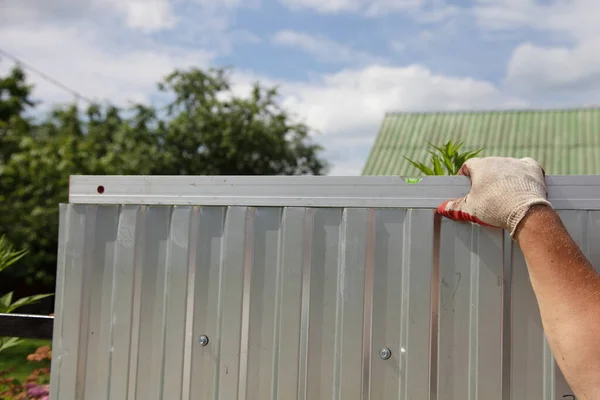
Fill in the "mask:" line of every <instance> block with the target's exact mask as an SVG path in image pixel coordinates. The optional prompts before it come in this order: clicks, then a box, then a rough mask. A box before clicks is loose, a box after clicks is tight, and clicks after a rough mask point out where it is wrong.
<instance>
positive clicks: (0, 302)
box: [0, 292, 13, 314]
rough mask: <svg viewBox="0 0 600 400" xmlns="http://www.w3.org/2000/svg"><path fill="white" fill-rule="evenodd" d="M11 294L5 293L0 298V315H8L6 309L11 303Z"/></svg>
mask: <svg viewBox="0 0 600 400" xmlns="http://www.w3.org/2000/svg"><path fill="white" fill-rule="evenodd" d="M12 297H13V292H9V293H6V294H5V295H4V296H2V297H0V313H3V314H8V308H9V307H10V304H11V302H12Z"/></svg>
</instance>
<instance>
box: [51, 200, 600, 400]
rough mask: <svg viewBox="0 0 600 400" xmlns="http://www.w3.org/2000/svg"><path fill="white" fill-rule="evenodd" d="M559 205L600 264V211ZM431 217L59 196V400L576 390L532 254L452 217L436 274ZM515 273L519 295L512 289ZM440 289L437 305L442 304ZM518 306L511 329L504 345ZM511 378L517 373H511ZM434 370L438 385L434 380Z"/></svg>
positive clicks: (453, 395)
mask: <svg viewBox="0 0 600 400" xmlns="http://www.w3.org/2000/svg"><path fill="white" fill-rule="evenodd" d="M560 215H561V217H562V219H563V221H564V223H565V225H566V226H567V228H568V230H569V231H570V232H571V234H572V235H573V237H574V238H575V240H576V241H577V242H578V243H579V244H580V245H581V247H582V248H583V250H584V252H585V253H586V255H588V257H589V258H590V259H591V261H592V262H593V263H594V265H600V250H599V248H598V246H595V245H594V243H596V242H597V241H598V239H599V238H600V213H599V212H595V211H585V210H565V211H561V212H560ZM433 227H434V216H433V212H432V211H431V210H427V209H412V210H411V209H408V210H407V209H369V208H303V207H288V208H282V207H258V208H253V207H248V208H247V207H237V206H235V207H229V208H226V207H217V206H210V207H204V206H200V207H199V206H182V207H169V206H157V207H154V206H152V207H147V206H95V205H89V206H74V205H70V206H63V207H61V229H60V241H61V242H60V243H61V244H60V246H59V263H58V271H59V274H58V279H57V298H56V304H57V316H56V322H55V337H54V343H53V348H54V354H55V355H56V357H55V358H54V359H53V370H52V373H53V378H52V379H53V385H52V388H51V390H52V394H53V396H55V397H56V398H61V399H62V398H66V399H69V398H90V399H95V398H103V399H105V398H107V399H131V400H134V399H137V398H150V399H152V398H160V397H161V396H162V397H163V398H164V397H166V396H171V394H172V393H175V397H177V398H182V399H199V400H205V399H206V400H208V399H210V400H215V399H230V398H234V399H235V398H239V399H244V398H245V399H248V400H249V399H256V398H260V399H262V398H266V399H273V398H288V397H289V398H294V399H302V400H305V399H309V400H311V399H316V398H335V399H344V400H345V399H354V398H356V399H359V398H361V399H362V398H364V399H369V398H370V399H371V400H374V399H383V400H387V399H398V400H409V399H410V400H412V399H421V398H425V399H427V398H430V399H431V400H443V399H457V398H466V399H470V400H477V399H485V400H488V399H491V400H499V399H500V398H502V399H503V400H516V399H522V398H541V399H547V400H558V399H560V398H562V396H563V395H566V394H570V393H571V391H570V390H569V389H568V386H567V385H566V383H565V382H564V379H563V378H562V375H561V374H560V371H559V370H558V368H557V367H556V365H555V363H554V360H553V358H552V355H551V353H550V352H549V348H548V346H547V345H546V344H545V343H544V336H543V331H542V327H541V322H540V320H539V312H538V309H537V303H536V299H535V297H534V295H533V291H532V289H531V285H530V283H529V275H528V272H527V269H526V265H525V263H524V260H523V258H522V254H521V253H520V251H519V250H518V247H517V246H516V245H514V246H511V244H513V243H512V242H510V241H503V236H502V232H501V231H500V230H497V229H491V228H481V227H477V226H473V225H467V224H456V223H454V222H451V221H449V220H443V224H442V232H441V236H440V239H441V248H440V256H441V257H440V258H441V263H440V276H439V280H438V281H434V278H435V276H433V275H434V274H433V272H434V270H435V265H434V264H433V262H434V259H435V257H434V254H435V248H434V243H436V242H435V230H434V229H433ZM503 246H505V247H504V248H503ZM506 246H507V247H506ZM509 250H510V251H512V254H510V255H509V257H503V255H504V254H505V253H506V251H509ZM511 261H512V265H511ZM503 264H506V265H504V271H502V268H503ZM508 267H510V268H508ZM511 269H512V288H511V290H512V291H511V292H510V296H508V298H503V297H502V293H503V291H506V290H508V289H509V288H510V285H509V284H510V283H511V281H510V278H511V276H510V274H508V272H510V270H511ZM507 271H508V272H507ZM457 272H460V274H461V275H460V278H459V276H458V275H457V274H456V273H457ZM505 273H506V274H507V275H503V274H505ZM502 278H505V279H506V281H503V280H502ZM432 283H434V285H433V286H432ZM437 284H439V288H437ZM445 284H447V285H445ZM432 288H433V289H439V290H440V293H439V295H440V296H439V304H438V303H436V304H431V299H432V298H434V297H435V296H432ZM188 289H189V291H188ZM506 293H508V292H506ZM507 304H512V307H511V308H509V307H507ZM436 305H437V306H439V309H436ZM503 306H504V307H505V308H504V309H503V308H502V307H503ZM509 311H510V312H511V314H510V316H511V318H512V320H511V321H510V322H511V324H512V327H511V330H512V335H511V337H510V340H509V341H507V342H505V343H508V345H509V346H510V347H506V348H503V346H504V345H503V343H502V334H503V332H504V333H507V329H508V328H507V329H505V328H506V327H505V326H503V325H502V322H503V318H507V316H508V313H509ZM503 312H504V313H505V315H503ZM438 314H439V315H438ZM434 316H439V321H438V319H435V321H434V322H436V324H437V325H436V326H438V327H439V331H437V330H435V331H434V330H433V329H435V326H433V325H431V322H432V321H433V320H432V317H434ZM438 322H439V323H438ZM504 322H506V319H504ZM202 334H205V335H207V336H208V337H209V344H208V345H207V346H205V347H204V346H201V345H200V343H199V341H198V339H199V337H200V335H202ZM436 337H437V338H438V339H439V343H438V342H437V341H436V343H437V344H439V345H438V346H437V347H436V346H431V347H430V345H431V343H430V340H431V339H430V338H436ZM381 347H388V348H390V349H391V352H392V357H391V358H390V359H388V360H382V359H381V358H380V357H379V349H380V348H381ZM149 349H151V351H150V350H149ZM432 350H433V351H432ZM430 351H432V352H430ZM503 351H504V353H503ZM508 355H510V357H507V356H508ZM503 356H504V357H505V358H504V359H507V360H508V359H512V362H511V363H510V364H509V365H508V366H507V365H503V364H502V359H503ZM436 365H437V366H439V370H437V369H435V371H433V370H431V368H432V367H435V366H436ZM501 371H505V372H510V380H508V379H506V380H504V381H501V378H502V374H501ZM430 373H431V376H432V377H434V378H435V377H439V382H438V380H437V379H436V380H435V382H434V383H430V382H429V376H430ZM448 377H449V378H448ZM444 379H451V381H450V383H448V381H447V380H446V381H444ZM432 390H433V391H434V392H435V395H431V394H430V391H432ZM78 396H79V397H78Z"/></svg>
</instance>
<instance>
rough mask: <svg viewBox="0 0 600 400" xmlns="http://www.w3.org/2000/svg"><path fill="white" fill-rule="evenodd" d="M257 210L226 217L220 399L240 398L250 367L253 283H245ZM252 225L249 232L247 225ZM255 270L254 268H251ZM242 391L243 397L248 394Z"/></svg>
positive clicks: (218, 381)
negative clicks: (247, 328)
mask: <svg viewBox="0 0 600 400" xmlns="http://www.w3.org/2000/svg"><path fill="white" fill-rule="evenodd" d="M252 217H253V209H251V208H247V207H229V208H228V209H227V214H226V216H225V237H224V239H225V240H224V243H223V246H224V250H223V264H222V267H221V268H222V271H221V282H222V283H221V300H220V305H219V307H220V310H219V312H220V313H222V315H221V316H220V326H219V328H218V329H219V332H220V335H221V336H220V338H217V341H218V342H217V343H215V344H214V345H215V346H219V349H218V352H219V355H220V358H219V360H218V362H219V370H218V372H217V378H216V387H217V390H218V392H217V393H218V396H219V397H218V398H219V399H237V398H239V397H238V395H239V389H240V379H241V378H242V375H243V374H244V373H245V368H246V364H245V363H244V365H243V369H242V370H241V368H242V365H241V363H242V360H243V355H244V354H246V355H247V352H248V348H247V347H246V345H247V332H242V328H243V324H244V323H245V322H247V319H246V320H244V318H247V315H245V314H244V309H243V305H244V304H243V302H244V296H245V295H246V294H247V293H249V292H248V291H249V290H250V288H249V287H248V284H249V282H244V272H245V271H244V267H245V265H247V264H248V262H251V259H249V260H248V259H247V258H248V257H246V254H247V252H248V251H249V249H251V247H252V239H253V238H252V237H247V234H246V233H247V232H246V231H247V230H248V232H253V231H254V227H253V223H254V221H253V218H252ZM248 224H250V226H249V229H247V225H248ZM250 267H251V266H250ZM244 335H246V337H244ZM242 342H244V343H242ZM245 389H246V388H245V387H242V393H245Z"/></svg>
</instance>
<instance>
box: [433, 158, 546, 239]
mask: <svg viewBox="0 0 600 400" xmlns="http://www.w3.org/2000/svg"><path fill="white" fill-rule="evenodd" d="M458 174H459V175H466V176H468V177H470V179H471V190H470V191H469V194H467V195H466V196H465V197H463V198H460V199H454V200H449V201H446V202H444V203H443V204H441V205H440V206H439V207H438V209H437V212H438V213H439V214H442V215H443V216H445V217H448V218H450V219H453V220H456V221H470V222H475V223H477V224H481V225H486V226H493V227H498V228H503V229H506V230H508V231H509V232H510V235H511V237H512V236H513V235H514V233H515V230H516V228H517V226H518V225H519V222H521V220H522V219H523V217H524V216H525V214H527V211H529V209H530V208H531V207H532V206H534V205H536V204H545V205H548V206H550V202H549V201H548V200H547V195H548V194H547V189H546V182H545V173H544V170H543V169H542V167H541V166H540V165H539V164H538V163H537V161H535V160H534V159H532V158H522V159H517V158H507V157H484V158H472V159H470V160H467V162H465V164H464V165H463V166H462V168H461V169H460V171H459V172H458Z"/></svg>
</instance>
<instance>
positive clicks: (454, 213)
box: [436, 200, 495, 228]
mask: <svg viewBox="0 0 600 400" xmlns="http://www.w3.org/2000/svg"><path fill="white" fill-rule="evenodd" d="M450 201H451V200H448V201H445V202H444V203H442V204H441V205H440V206H439V207H438V208H437V210H436V212H437V213H438V214H441V215H443V216H444V217H447V218H450V219H452V220H454V221H468V222H474V223H476V224H479V225H483V226H489V227H494V226H493V225H490V224H488V223H486V222H483V221H482V220H480V219H479V218H477V217H475V216H473V215H471V214H469V213H466V212H464V211H460V210H446V206H447V205H448V203H449V202H450ZM494 228H495V227H494Z"/></svg>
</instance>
